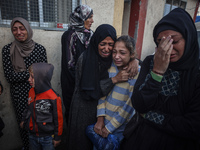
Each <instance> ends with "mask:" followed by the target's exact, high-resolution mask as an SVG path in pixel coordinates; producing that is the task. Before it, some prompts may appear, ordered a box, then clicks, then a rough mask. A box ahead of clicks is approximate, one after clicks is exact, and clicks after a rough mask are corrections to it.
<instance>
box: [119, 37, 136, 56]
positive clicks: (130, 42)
mask: <svg viewBox="0 0 200 150" xmlns="http://www.w3.org/2000/svg"><path fill="white" fill-rule="evenodd" d="M116 42H124V44H125V46H126V48H127V49H128V50H129V51H130V54H131V55H132V54H133V55H134V58H136V56H137V52H136V50H135V40H134V38H132V37H130V36H128V35H122V36H120V37H119V38H118V39H117V41H116Z"/></svg>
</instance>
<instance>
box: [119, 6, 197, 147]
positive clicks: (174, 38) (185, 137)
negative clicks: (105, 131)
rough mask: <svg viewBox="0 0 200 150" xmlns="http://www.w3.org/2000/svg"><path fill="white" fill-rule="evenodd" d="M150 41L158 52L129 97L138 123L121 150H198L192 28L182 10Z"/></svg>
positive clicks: (163, 23)
mask: <svg viewBox="0 0 200 150" xmlns="http://www.w3.org/2000/svg"><path fill="white" fill-rule="evenodd" d="M153 37H154V42H155V43H156V45H157V50H156V52H155V55H152V56H147V57H146V59H145V60H144V61H143V65H142V68H141V72H140V75H139V77H138V80H137V82H136V84H135V87H134V91H133V96H132V103H133V107H134V108H135V109H136V110H137V111H138V112H139V113H140V114H141V116H142V117H141V119H140V121H139V125H138V126H137V128H135V130H134V131H133V133H132V134H131V135H130V134H126V135H125V141H124V143H123V144H122V149H124V150H129V149H130V150H131V149H137V150H138V149H140V150H183V149H184V150H199V149H200V145H199V139H200V128H199V127H200V117H199V116H200V74H199V73H198V68H199V63H198V61H199V60H198V59H199V58H198V57H199V46H198V42H197V31H196V28H195V25H194V22H193V20H192V18H191V16H190V14H188V13H187V12H186V11H185V10H184V9H181V8H176V9H174V10H172V11H171V12H170V13H169V14H168V15H166V16H164V17H163V18H162V19H161V20H160V21H159V22H158V23H157V25H156V26H155V28H154V31H153ZM133 126H134V125H133ZM128 127H130V128H129V129H131V124H130V126H127V129H128Z"/></svg>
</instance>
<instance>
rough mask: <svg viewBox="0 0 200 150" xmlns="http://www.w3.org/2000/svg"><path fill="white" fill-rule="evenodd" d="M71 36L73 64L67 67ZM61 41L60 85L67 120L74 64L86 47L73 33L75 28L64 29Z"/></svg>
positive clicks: (73, 82) (73, 81)
mask: <svg viewBox="0 0 200 150" xmlns="http://www.w3.org/2000/svg"><path fill="white" fill-rule="evenodd" d="M72 35H73V36H72ZM71 38H73V40H72V41H73V43H72V46H74V49H75V50H76V53H75V55H74V56H73V58H74V62H75V64H74V66H72V67H70V68H69V67H68V66H69V65H68V62H69V55H70V52H69V47H70V41H71ZM61 42H62V62H61V63H62V64H61V87H62V97H63V103H64V106H65V117H66V120H68V116H69V109H70V104H71V100H72V96H73V93H74V88H75V65H76V62H77V60H78V58H79V56H80V55H81V54H82V52H84V51H85V50H86V47H85V45H84V44H82V43H81V41H80V40H79V39H78V37H77V35H76V34H75V30H73V29H72V28H69V29H68V30H67V31H65V33H64V34H63V35H62V39H61Z"/></svg>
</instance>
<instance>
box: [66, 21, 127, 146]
mask: <svg viewBox="0 0 200 150" xmlns="http://www.w3.org/2000/svg"><path fill="white" fill-rule="evenodd" d="M115 40H116V31H115V29H114V27H113V26H111V25H108V24H103V25H100V26H99V27H98V28H97V29H96V31H95V33H94V35H93V36H92V38H91V41H90V45H89V47H88V50H87V51H85V52H84V53H83V54H82V55H81V56H80V57H79V59H78V62H77V65H76V82H75V83H76V85H75V91H74V94H73V99H72V103H71V107H70V115H69V127H68V144H67V145H68V148H69V150H79V149H82V150H91V149H92V148H93V145H92V142H91V141H90V140H89V138H88V137H87V136H86V134H85V130H86V127H87V126H88V125H90V124H93V123H96V112H97V104H98V100H99V98H100V97H102V96H103V95H106V94H108V93H109V91H110V90H111V89H112V87H113V86H114V83H116V82H123V81H126V80H127V79H122V76H123V74H122V73H121V72H120V73H118V75H116V76H115V77H113V78H109V76H108V68H110V66H111V63H112V56H111V53H112V49H113V46H114V42H115ZM127 78H128V77H127Z"/></svg>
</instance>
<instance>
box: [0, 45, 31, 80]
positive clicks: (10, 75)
mask: <svg viewBox="0 0 200 150" xmlns="http://www.w3.org/2000/svg"><path fill="white" fill-rule="evenodd" d="M2 61H3V70H4V74H5V77H6V79H7V81H8V82H9V83H18V82H26V81H27V80H28V78H29V72H28V70H26V71H23V72H15V71H14V68H13V66H12V62H11V59H10V45H6V46H4V48H3V49H2Z"/></svg>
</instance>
